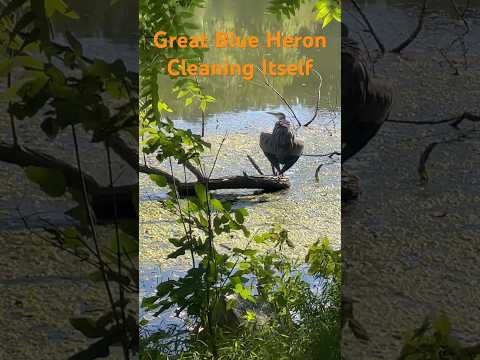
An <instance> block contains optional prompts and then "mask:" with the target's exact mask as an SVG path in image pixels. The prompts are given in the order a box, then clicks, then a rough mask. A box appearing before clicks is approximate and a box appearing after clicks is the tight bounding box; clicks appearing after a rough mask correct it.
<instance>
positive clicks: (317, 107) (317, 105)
mask: <svg viewBox="0 0 480 360" xmlns="http://www.w3.org/2000/svg"><path fill="white" fill-rule="evenodd" d="M313 71H314V73H315V74H316V75H317V76H318V78H319V79H320V83H319V84H318V91H317V102H316V104H315V113H314V114H313V117H312V118H311V119H310V120H309V121H308V122H307V123H306V124H305V125H303V126H305V127H307V126H308V125H310V124H311V123H312V122H313V120H315V119H316V118H317V115H318V109H319V108H320V97H321V91H322V83H323V78H322V75H320V73H319V72H318V71H317V70H313Z"/></svg>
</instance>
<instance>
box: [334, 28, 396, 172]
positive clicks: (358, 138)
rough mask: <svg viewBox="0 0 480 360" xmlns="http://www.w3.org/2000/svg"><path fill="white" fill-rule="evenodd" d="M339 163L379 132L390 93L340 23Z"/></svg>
mask: <svg viewBox="0 0 480 360" xmlns="http://www.w3.org/2000/svg"><path fill="white" fill-rule="evenodd" d="M341 55H342V163H343V162H345V161H346V160H348V159H349V158H351V157H352V156H353V155H355V154H356V153H357V152H359V151H360V150H361V149H362V148H363V147H364V146H365V145H367V143H368V142H369V141H370V140H371V139H372V137H373V136H375V134H376V133H377V131H378V130H379V129H380V127H381V126H382V124H383V123H384V122H385V120H386V119H387V118H388V116H389V114H390V109H391V107H392V91H391V89H390V87H389V86H388V85H387V84H386V83H385V82H383V81H380V80H378V79H374V78H373V77H372V74H371V73H370V71H369V70H368V68H367V61H366V59H365V56H364V53H363V51H362V50H361V49H360V46H359V45H358V43H357V42H356V41H355V40H353V39H352V38H350V37H349V32H348V28H347V27H346V26H345V25H344V24H343V23H342V53H341Z"/></svg>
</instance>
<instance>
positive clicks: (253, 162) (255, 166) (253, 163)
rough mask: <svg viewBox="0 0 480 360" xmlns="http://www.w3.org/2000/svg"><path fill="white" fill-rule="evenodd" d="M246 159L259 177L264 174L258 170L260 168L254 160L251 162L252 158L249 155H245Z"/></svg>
mask: <svg viewBox="0 0 480 360" xmlns="http://www.w3.org/2000/svg"><path fill="white" fill-rule="evenodd" d="M247 158H248V160H249V161H250V163H251V164H252V165H253V167H254V168H255V170H257V172H258V173H259V174H260V175H264V174H263V171H262V170H261V169H260V166H258V165H257V163H256V162H255V160H253V158H252V157H251V156H250V155H247Z"/></svg>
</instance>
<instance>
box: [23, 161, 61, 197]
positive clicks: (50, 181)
mask: <svg viewBox="0 0 480 360" xmlns="http://www.w3.org/2000/svg"><path fill="white" fill-rule="evenodd" d="M25 174H26V175H27V177H28V179H30V180H31V181H33V182H34V183H36V184H38V185H40V188H41V189H42V190H43V191H44V192H45V193H47V194H48V195H50V196H54V197H57V196H62V195H63V194H64V193H65V189H66V181H65V177H64V176H63V173H62V172H61V171H60V170H57V169H50V168H44V167H38V166H28V167H27V168H26V169H25Z"/></svg>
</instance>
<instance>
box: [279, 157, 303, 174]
mask: <svg viewBox="0 0 480 360" xmlns="http://www.w3.org/2000/svg"><path fill="white" fill-rule="evenodd" d="M298 159H299V156H293V157H290V158H288V160H287V161H286V162H285V165H284V166H283V168H282V170H279V173H280V175H282V174H283V173H284V172H285V171H287V170H288V169H290V168H291V167H292V166H293V165H294V164H295V163H296V162H297V160H298Z"/></svg>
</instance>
